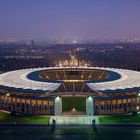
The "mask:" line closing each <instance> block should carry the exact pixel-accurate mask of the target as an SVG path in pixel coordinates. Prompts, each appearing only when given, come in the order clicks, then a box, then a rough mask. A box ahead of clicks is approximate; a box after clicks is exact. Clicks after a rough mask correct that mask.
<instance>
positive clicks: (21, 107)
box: [19, 97, 22, 113]
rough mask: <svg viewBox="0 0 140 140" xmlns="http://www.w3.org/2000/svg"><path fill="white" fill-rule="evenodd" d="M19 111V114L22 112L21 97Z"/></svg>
mask: <svg viewBox="0 0 140 140" xmlns="http://www.w3.org/2000/svg"><path fill="white" fill-rule="evenodd" d="M19 108H20V109H19V110H20V113H21V112H22V99H21V97H20V107H19Z"/></svg>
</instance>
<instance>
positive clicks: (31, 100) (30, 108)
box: [30, 99, 32, 114]
mask: <svg viewBox="0 0 140 140" xmlns="http://www.w3.org/2000/svg"><path fill="white" fill-rule="evenodd" d="M30 114H32V99H30Z"/></svg>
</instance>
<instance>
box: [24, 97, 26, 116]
mask: <svg viewBox="0 0 140 140" xmlns="http://www.w3.org/2000/svg"><path fill="white" fill-rule="evenodd" d="M24 113H25V114H26V113H27V99H26V98H25V103H24Z"/></svg>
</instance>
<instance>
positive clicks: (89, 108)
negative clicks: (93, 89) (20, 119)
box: [86, 96, 94, 115]
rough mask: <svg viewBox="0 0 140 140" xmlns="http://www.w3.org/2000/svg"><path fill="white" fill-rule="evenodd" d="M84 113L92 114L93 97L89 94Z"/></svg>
mask: <svg viewBox="0 0 140 140" xmlns="http://www.w3.org/2000/svg"><path fill="white" fill-rule="evenodd" d="M86 114H87V115H93V114H94V103H93V97H91V96H89V97H87V98H86Z"/></svg>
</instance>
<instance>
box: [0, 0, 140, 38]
mask: <svg viewBox="0 0 140 140" xmlns="http://www.w3.org/2000/svg"><path fill="white" fill-rule="evenodd" d="M124 37H138V38H140V0H0V40H8V39H11V38H13V39H19V40H22V39H28V38H32V39H35V40H48V39H52V40H56V39H65V40H68V41H71V40H76V39H84V40H86V39H92V38H112V39H114V38H124Z"/></svg>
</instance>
